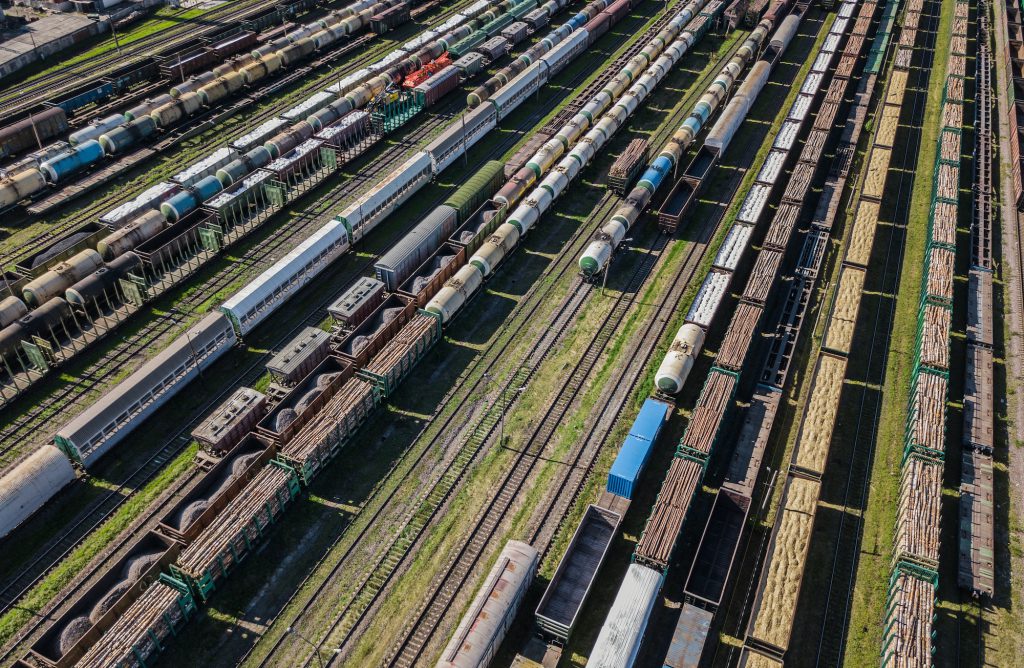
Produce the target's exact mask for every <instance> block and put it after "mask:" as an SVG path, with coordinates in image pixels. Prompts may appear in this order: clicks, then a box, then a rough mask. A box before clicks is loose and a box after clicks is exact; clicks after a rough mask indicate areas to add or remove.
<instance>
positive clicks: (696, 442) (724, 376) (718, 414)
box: [679, 369, 736, 456]
mask: <svg viewBox="0 0 1024 668" xmlns="http://www.w3.org/2000/svg"><path fill="white" fill-rule="evenodd" d="M735 389H736V377H735V376H733V375H732V374H729V373H725V372H722V371H718V370H717V369H715V370H712V371H711V373H710V374H708V380H707V382H706V383H705V384H704V389H703V390H701V393H700V398H699V399H697V405H696V406H694V408H693V415H692V416H691V417H690V424H689V425H688V426H687V427H686V433H685V434H683V439H682V440H681V441H680V442H679V445H680V446H681V447H683V448H686V449H688V450H693V451H695V452H699V453H701V454H703V455H705V456H706V455H708V454H710V453H711V446H712V445H714V443H715V436H716V435H717V434H718V429H719V427H720V426H721V424H722V417H723V416H724V415H725V411H726V409H727V408H728V407H729V400H730V399H732V395H733V392H734V391H735Z"/></svg>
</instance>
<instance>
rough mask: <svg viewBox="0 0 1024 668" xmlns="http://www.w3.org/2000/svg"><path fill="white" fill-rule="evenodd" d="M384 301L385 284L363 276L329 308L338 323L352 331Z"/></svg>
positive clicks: (328, 310)
mask: <svg viewBox="0 0 1024 668" xmlns="http://www.w3.org/2000/svg"><path fill="white" fill-rule="evenodd" d="M383 301H384V284H383V283H382V282H380V281H378V280H377V279H375V278H369V277H367V276H363V277H362V278H360V279H359V280H358V281H356V282H355V284H354V285H353V286H352V287H351V288H349V289H348V290H346V291H345V294H343V295H342V296H341V297H339V298H338V300H337V301H335V302H334V303H333V304H331V305H330V306H328V307H327V312H328V313H330V314H331V317H332V318H334V321H335V322H336V323H339V324H340V325H341V326H342V327H344V328H347V329H351V328H353V327H356V326H357V325H359V323H361V322H362V321H363V320H365V319H366V316H368V315H370V314H371V313H373V310H374V309H375V308H377V307H378V306H380V304H381V302H383Z"/></svg>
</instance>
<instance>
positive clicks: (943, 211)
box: [932, 202, 957, 246]
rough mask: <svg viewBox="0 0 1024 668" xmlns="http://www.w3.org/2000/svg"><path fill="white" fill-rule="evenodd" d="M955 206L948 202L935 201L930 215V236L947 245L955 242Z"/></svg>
mask: <svg viewBox="0 0 1024 668" xmlns="http://www.w3.org/2000/svg"><path fill="white" fill-rule="evenodd" d="M956 218H957V206H956V204H950V203H949V202H936V203H935V213H934V215H933V216H932V238H933V239H934V240H935V241H936V242H937V243H943V244H945V245H947V246H953V245H955V244H956Z"/></svg>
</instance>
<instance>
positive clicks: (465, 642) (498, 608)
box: [437, 540, 540, 668]
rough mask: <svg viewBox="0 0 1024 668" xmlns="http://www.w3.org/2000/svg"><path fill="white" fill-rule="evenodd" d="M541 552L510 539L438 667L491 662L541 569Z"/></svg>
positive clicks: (471, 667) (475, 667)
mask: <svg viewBox="0 0 1024 668" xmlns="http://www.w3.org/2000/svg"><path fill="white" fill-rule="evenodd" d="M539 560H540V553H538V552H537V550H536V549H535V548H534V547H533V546H532V545H529V544H527V543H523V542H520V541H518V540H510V541H509V542H508V543H506V544H505V549H503V550H502V551H501V554H500V555H498V561H497V563H495V564H494V568H492V569H491V572H490V574H489V575H488V576H487V580H486V581H485V582H484V586H483V587H482V588H481V589H480V591H479V592H477V595H476V598H474V599H473V603H472V605H470V606H469V610H467V611H466V614H465V615H464V616H463V617H462V621H461V622H460V623H459V627H458V628H457V629H455V635H454V636H452V639H451V640H450V641H448V646H447V647H445V648H444V651H443V652H442V653H441V658H440V659H439V660H438V662H437V668H478V667H479V666H486V665H488V664H490V662H491V658H492V657H493V656H494V653H495V652H497V651H498V647H500V646H501V641H502V640H504V638H505V632H506V631H508V627H509V625H510V624H511V623H512V620H514V619H515V616H516V611H517V610H518V609H519V604H520V603H522V601H523V596H524V595H525V594H526V590H527V589H529V587H530V583H531V582H533V576H534V574H535V573H536V572H537V562H538V561H539Z"/></svg>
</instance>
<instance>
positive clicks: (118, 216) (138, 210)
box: [100, 181, 181, 229]
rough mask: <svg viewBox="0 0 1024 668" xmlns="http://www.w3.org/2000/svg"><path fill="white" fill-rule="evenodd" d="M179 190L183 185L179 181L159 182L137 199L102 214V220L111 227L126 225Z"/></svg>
mask: <svg viewBox="0 0 1024 668" xmlns="http://www.w3.org/2000/svg"><path fill="white" fill-rule="evenodd" d="M179 190H181V186H179V185H178V184H177V183H169V182H167V181H164V182H161V183H158V184H156V185H155V186H152V187H150V188H147V189H146V190H144V191H143V192H142V193H140V194H139V195H138V196H137V197H135V199H131V200H128V201H127V202H125V203H124V204H121V205H120V206H118V207H116V208H114V209H111V210H110V211H108V212H106V213H105V214H103V215H102V216H100V222H101V223H103V224H104V225H106V226H107V227H109V228H111V229H117V228H119V227H124V226H125V225H127V224H128V223H129V222H130V221H131V220H132V219H133V218H136V217H138V216H140V215H142V214H143V213H145V212H146V211H148V210H149V209H155V208H157V207H158V206H160V203H161V202H163V201H164V200H166V199H169V198H170V197H171V195H173V194H174V193H176V192H178V191H179Z"/></svg>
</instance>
